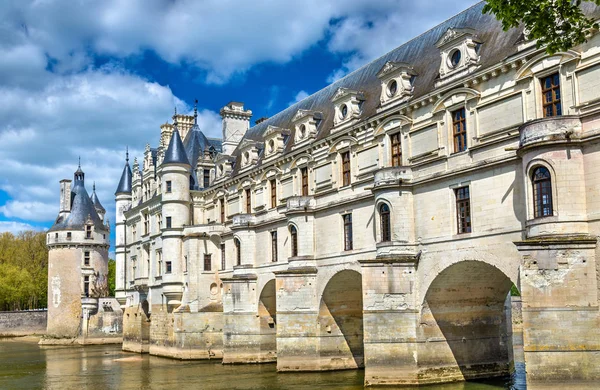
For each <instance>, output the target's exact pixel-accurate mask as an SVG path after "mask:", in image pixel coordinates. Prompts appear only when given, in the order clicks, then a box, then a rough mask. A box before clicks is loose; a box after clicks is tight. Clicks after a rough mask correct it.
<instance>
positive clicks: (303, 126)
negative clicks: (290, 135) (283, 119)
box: [292, 110, 323, 145]
mask: <svg viewBox="0 0 600 390" xmlns="http://www.w3.org/2000/svg"><path fill="white" fill-rule="evenodd" d="M322 118H323V115H322V114H321V113H320V112H319V111H311V110H298V112H297V113H296V115H295V116H294V119H293V121H292V122H293V124H294V130H295V132H294V144H295V145H297V144H299V143H302V142H304V141H307V140H309V139H314V138H315V137H316V136H317V131H318V128H319V123H321V120H322Z"/></svg>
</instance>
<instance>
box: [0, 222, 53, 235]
mask: <svg viewBox="0 0 600 390" xmlns="http://www.w3.org/2000/svg"><path fill="white" fill-rule="evenodd" d="M26 230H44V228H42V227H39V226H33V225H30V224H28V223H23V222H14V221H0V233H4V232H9V233H12V234H18V233H20V232H24V231H26Z"/></svg>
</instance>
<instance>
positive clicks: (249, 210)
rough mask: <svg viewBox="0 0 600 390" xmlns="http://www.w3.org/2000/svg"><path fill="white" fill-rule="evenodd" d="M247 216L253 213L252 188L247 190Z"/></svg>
mask: <svg viewBox="0 0 600 390" xmlns="http://www.w3.org/2000/svg"><path fill="white" fill-rule="evenodd" d="M245 192H246V214H250V213H252V192H251V191H250V188H247V189H246V191H245Z"/></svg>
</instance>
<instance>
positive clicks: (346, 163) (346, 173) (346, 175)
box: [342, 152, 350, 187]
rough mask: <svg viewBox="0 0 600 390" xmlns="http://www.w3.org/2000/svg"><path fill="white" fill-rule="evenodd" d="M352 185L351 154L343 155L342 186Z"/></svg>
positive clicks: (345, 153)
mask: <svg viewBox="0 0 600 390" xmlns="http://www.w3.org/2000/svg"><path fill="white" fill-rule="evenodd" d="M349 185H350V152H344V153H342V186H343V187H345V186H349Z"/></svg>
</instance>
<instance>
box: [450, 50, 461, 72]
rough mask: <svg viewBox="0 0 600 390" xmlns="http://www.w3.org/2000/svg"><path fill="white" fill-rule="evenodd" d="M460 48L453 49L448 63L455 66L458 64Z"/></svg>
mask: <svg viewBox="0 0 600 390" xmlns="http://www.w3.org/2000/svg"><path fill="white" fill-rule="evenodd" d="M460 57H461V55H460V50H454V51H453V52H452V55H450V65H452V67H453V68H455V67H456V66H457V65H458V64H460Z"/></svg>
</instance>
